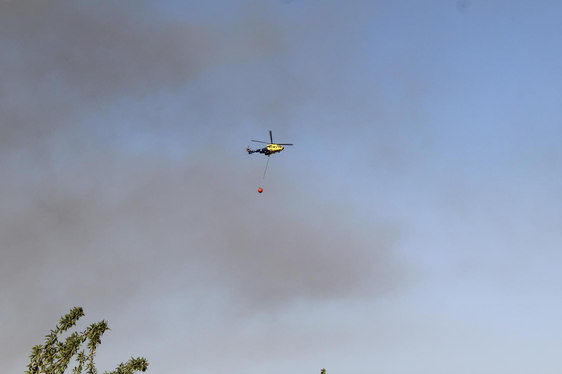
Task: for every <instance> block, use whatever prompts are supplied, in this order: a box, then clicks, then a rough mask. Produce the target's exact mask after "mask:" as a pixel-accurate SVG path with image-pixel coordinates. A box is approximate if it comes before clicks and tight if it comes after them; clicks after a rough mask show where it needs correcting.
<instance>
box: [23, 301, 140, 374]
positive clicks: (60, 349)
mask: <svg viewBox="0 0 562 374" xmlns="http://www.w3.org/2000/svg"><path fill="white" fill-rule="evenodd" d="M83 316H84V311H83V310H82V308H80V307H74V308H73V309H72V310H71V311H70V313H68V314H67V315H65V316H64V317H62V318H61V319H60V322H59V324H58V325H57V326H55V329H54V330H51V333H50V334H49V335H46V336H45V344H43V345H36V346H35V347H33V349H32V350H31V355H30V356H29V358H30V360H29V365H27V371H26V372H25V373H26V374H40V373H43V374H64V372H65V371H66V369H67V368H68V366H69V364H70V361H71V360H72V357H74V356H76V362H77V365H76V366H75V367H74V368H73V369H72V372H73V373H74V374H82V373H83V371H85V374H97V372H98V370H97V369H96V367H95V365H94V356H95V355H96V348H97V346H98V345H99V344H101V336H102V335H103V333H104V332H106V331H107V330H109V327H108V326H107V322H106V321H101V322H98V323H94V324H91V325H90V326H88V328H87V329H86V330H84V331H82V332H74V333H72V334H70V336H69V337H67V338H66V340H65V341H64V342H62V341H59V340H58V336H59V335H61V334H63V333H64V332H65V331H68V330H69V329H70V328H71V327H73V326H74V325H76V322H77V321H78V319H80V317H83ZM84 343H86V347H85V348H83V349H82V350H80V348H81V347H82V345H83V344H84ZM148 365H149V364H148V361H146V359H145V358H144V357H137V358H133V357H131V359H130V360H129V361H127V362H125V363H121V364H119V365H118V366H117V368H116V369H115V370H113V371H111V372H109V373H108V372H104V374H133V373H135V372H137V371H146V369H147V368H148Z"/></svg>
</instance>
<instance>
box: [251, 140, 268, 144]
mask: <svg viewBox="0 0 562 374" xmlns="http://www.w3.org/2000/svg"><path fill="white" fill-rule="evenodd" d="M252 141H253V142H256V143H263V144H269V143H268V142H262V141H261V140H252Z"/></svg>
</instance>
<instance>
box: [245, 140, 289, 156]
mask: <svg viewBox="0 0 562 374" xmlns="http://www.w3.org/2000/svg"><path fill="white" fill-rule="evenodd" d="M284 149H285V147H283V146H282V145H279V144H274V143H271V144H268V145H266V146H265V147H264V148H260V149H248V154H252V153H263V154H264V155H266V156H270V155H272V154H274V153H279V152H281V151H282V150H284Z"/></svg>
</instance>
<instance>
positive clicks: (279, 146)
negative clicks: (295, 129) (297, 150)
mask: <svg viewBox="0 0 562 374" xmlns="http://www.w3.org/2000/svg"><path fill="white" fill-rule="evenodd" d="M269 140H270V141H271V142H270V143H268V142H263V141H261V140H252V141H253V142H256V143H264V144H267V145H266V146H265V148H260V149H250V146H248V147H246V152H248V154H249V155H251V154H252V153H262V154H264V155H266V156H267V157H269V156H271V155H272V154H274V153H279V152H281V151H282V150H283V149H285V147H283V146H284V145H293V144H292V143H273V135H272V133H271V130H269Z"/></svg>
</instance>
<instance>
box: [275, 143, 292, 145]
mask: <svg viewBox="0 0 562 374" xmlns="http://www.w3.org/2000/svg"><path fill="white" fill-rule="evenodd" d="M277 145H293V143H277Z"/></svg>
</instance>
